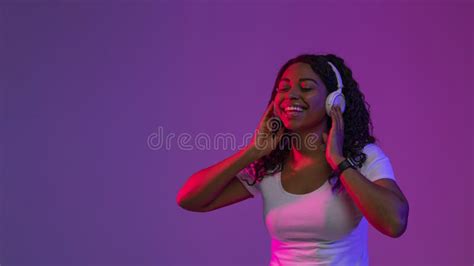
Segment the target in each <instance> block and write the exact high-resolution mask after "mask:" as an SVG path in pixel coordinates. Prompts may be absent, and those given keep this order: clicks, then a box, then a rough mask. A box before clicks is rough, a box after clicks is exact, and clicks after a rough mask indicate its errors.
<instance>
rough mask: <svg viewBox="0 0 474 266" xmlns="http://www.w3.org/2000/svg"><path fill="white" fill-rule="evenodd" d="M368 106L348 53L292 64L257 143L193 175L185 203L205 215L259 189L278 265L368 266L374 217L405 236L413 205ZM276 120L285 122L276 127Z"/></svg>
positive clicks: (385, 229) (380, 226) (390, 232)
mask: <svg viewBox="0 0 474 266" xmlns="http://www.w3.org/2000/svg"><path fill="white" fill-rule="evenodd" d="M339 88H340V89H342V94H343V95H339V96H337V95H336V98H334V94H337V93H338V92H341V90H338V89H339ZM331 93H333V94H332V95H331ZM328 96H329V97H330V100H328ZM367 106H368V104H367V103H366V102H365V99H364V95H363V94H362V93H361V92H360V90H359V87H358V84H357V82H356V81H355V80H354V79H353V77H352V71H351V70H350V69H349V68H348V67H347V66H346V65H345V64H344V61H343V60H342V59H341V58H339V57H337V56H335V55H332V54H328V55H310V54H303V55H300V56H298V57H296V58H293V59H291V60H289V61H288V62H287V63H286V64H285V65H283V67H282V68H281V69H280V71H279V73H278V75H277V78H276V81H275V86H274V90H273V91H272V95H271V99H270V101H269V105H268V107H267V110H266V112H265V114H264V115H263V117H262V118H261V120H260V123H259V126H258V128H257V131H256V132H257V133H256V134H255V135H254V137H253V139H252V141H251V143H250V144H249V145H248V146H247V147H246V148H244V149H242V150H240V151H238V152H237V153H235V154H234V155H232V156H230V157H229V158H227V159H225V160H223V161H221V162H219V163H217V164H215V165H213V166H211V167H208V168H206V169H203V170H201V171H199V172H197V173H195V174H194V175H192V176H191V177H190V178H189V179H188V180H187V182H186V183H185V185H184V186H183V187H182V189H181V190H180V191H179V193H178V196H177V201H178V203H179V205H180V206H181V207H182V208H184V209H186V210H190V211H198V212H207V211H212V210H215V209H218V208H221V207H224V206H227V205H230V204H233V203H237V202H240V201H242V200H245V199H247V198H250V197H254V196H257V195H260V196H262V198H263V203H264V215H265V223H266V226H267V229H268V232H269V233H270V236H271V239H272V258H271V262H270V265H368V252H367V227H368V223H370V224H371V225H372V226H374V227H375V228H376V229H377V230H378V231H380V232H381V233H383V234H385V235H387V236H390V237H399V236H401V235H402V234H403V233H404V232H405V230H406V227H407V221H408V212H409V207H408V202H407V200H406V198H405V196H404V195H403V193H402V192H401V190H400V188H399V187H398V185H397V183H396V179H395V176H394V173H393V170H392V166H391V164H390V161H389V159H388V158H387V156H386V155H385V154H384V153H383V151H382V150H381V148H380V147H379V146H378V145H376V144H375V138H374V137H373V136H372V135H371V130H369V128H370V129H372V123H371V120H370V114H369V112H368V108H367ZM274 116H276V117H277V118H279V120H278V121H281V123H282V125H283V126H280V127H279V128H278V127H277V128H276V129H275V128H272V126H271V122H272V119H274V118H273V117H274ZM273 122H274V121H273ZM290 135H291V136H292V138H288V137H287V136H290ZM318 136H322V138H321V137H318ZM294 137H296V138H294ZM294 139H296V140H299V141H293V140H294ZM308 140H311V141H308Z"/></svg>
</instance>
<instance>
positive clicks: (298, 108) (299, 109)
mask: <svg viewBox="0 0 474 266" xmlns="http://www.w3.org/2000/svg"><path fill="white" fill-rule="evenodd" d="M285 111H297V112H303V108H301V107H299V106H288V107H286V108H285Z"/></svg>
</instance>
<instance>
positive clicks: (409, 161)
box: [0, 0, 474, 265]
mask: <svg viewBox="0 0 474 266" xmlns="http://www.w3.org/2000/svg"><path fill="white" fill-rule="evenodd" d="M7 2H8V3H5V2H3V3H2V4H0V16H1V17H0V19H1V24H0V29H1V32H0V34H1V42H0V53H1V54H0V62H1V63H0V66H1V69H0V73H1V74H0V75H1V78H0V82H1V83H0V86H1V103H0V107H1V112H0V114H1V119H2V122H1V125H2V127H1V132H0V134H1V140H2V142H1V145H2V146H1V148H2V153H1V157H0V158H1V160H0V162H1V168H0V169H1V171H2V172H1V173H2V176H1V220H0V223H1V232H0V233H1V235H0V240H1V253H0V254H1V261H0V263H1V264H2V265H18V264H31V265H39V264H46V265H50V264H70V265H73V264H74V265H85V264H111V265H112V264H122V265H139V264H153V265H267V264H268V261H269V259H270V242H269V241H270V239H269V237H268V235H267V232H266V229H265V227H264V224H263V219H262V214H261V211H262V207H261V200H260V199H250V200H247V201H244V202H241V203H239V204H236V205H232V206H229V207H226V208H223V209H219V210H216V211H214V212H210V213H192V212H187V211H184V210H182V209H180V208H179V207H178V205H177V204H176V202H175V197H176V194H177V192H178V190H179V188H180V187H181V186H182V185H183V184H184V182H185V180H186V179H187V178H188V177H189V176H190V175H191V174H192V173H194V172H195V171H197V170H199V169H201V168H204V167H207V166H209V165H211V164H214V163H216V162H217V161H220V160H222V159H224V158H225V157H227V156H230V155H231V154H232V153H233V152H235V151H234V150H224V149H220V150H210V151H200V150H193V151H184V150H180V149H179V148H178V147H177V143H176V141H174V142H172V147H171V149H170V150H166V149H161V150H153V149H150V148H149V147H148V146H147V138H148V136H150V134H153V133H156V132H157V129H158V128H159V127H162V128H163V129H164V133H165V134H169V133H175V134H181V133H189V134H191V135H192V136H195V135H196V134H198V133H201V132H202V133H207V134H210V136H214V135H215V134H217V133H232V134H235V135H236V136H239V137H241V136H243V135H244V134H245V133H249V132H251V131H252V130H253V129H254V128H255V126H256V124H257V122H258V119H259V118H260V115H261V113H262V112H263V110H264V107H265V104H266V103H267V101H268V97H269V96H270V90H271V86H272V85H273V81H274V78H275V75H276V72H277V70H278V68H279V67H280V66H281V65H282V64H283V63H284V62H285V61H286V60H287V59H289V58H290V57H293V56H295V55H297V54H300V53H303V52H313V53H335V54H337V55H340V56H341V57H343V58H344V59H345V60H346V63H347V64H348V65H349V67H351V68H352V70H353V72H354V75H355V78H356V79H357V81H358V82H359V84H360V86H361V89H362V91H363V92H364V93H365V95H366V98H367V100H368V102H369V103H370V104H371V107H372V108H371V111H372V118H373V121H374V126H375V135H376V136H377V137H378V138H379V139H380V140H381V142H380V145H381V147H382V148H383V150H384V151H385V152H386V153H387V155H389V157H390V158H391V161H392V164H393V166H394V169H395V174H396V177H397V179H398V183H399V185H400V187H401V188H402V190H403V192H404V193H405V195H406V196H407V198H408V200H409V202H410V216H409V224H408V229H407V231H406V232H405V234H404V235H403V236H402V237H401V238H398V239H392V238H389V237H386V236H384V235H382V234H380V233H379V232H378V231H376V230H375V229H373V228H370V231H369V253H370V260H371V263H372V265H472V263H473V262H474V260H473V256H472V253H473V245H472V240H473V230H472V224H473V218H472V214H473V201H474V199H473V196H472V192H473V183H472V178H473V170H472V162H473V160H472V159H473V158H472V151H473V141H472V136H473V132H472V121H473V116H472V115H473V109H472V99H473V97H472V96H473V95H472V90H473V79H472V74H473V73H474V71H473V70H474V68H473V26H472V25H473V9H474V4H473V2H472V1H471V2H470V3H469V2H468V1H455V2H449V3H448V1H447V0H446V1H437V2H436V3H434V2H431V3H429V2H427V1H416V3H414V2H408V1H402V2H400V1H364V2H361V1H344V3H341V2H338V3H339V4H334V3H330V2H332V1H319V2H315V3H309V2H304V1H296V2H295V1H285V2H283V1H278V3H273V4H270V1H265V2H264V1H260V2H259V3H252V2H250V1H245V2H240V3H237V2H235V1H225V2H221V3H219V2H217V1H200V2H198V1H194V2H193V1H186V2H171V1H163V2H161V3H158V2H155V3H152V2H149V1H148V2H139V3H132V2H121V3H120V4H119V3H118V2H115V3H112V2H107V1H101V2H100V3H93V2H91V1H88V2H80V1H75V2H74V1H73V2H71V1H65V2H62V3H60V2H58V1H44V2H42V3H39V2H38V1H36V2H35V1H29V2H28V1H21V3H16V4H15V3H13V2H12V1H7ZM333 2H336V1H333Z"/></svg>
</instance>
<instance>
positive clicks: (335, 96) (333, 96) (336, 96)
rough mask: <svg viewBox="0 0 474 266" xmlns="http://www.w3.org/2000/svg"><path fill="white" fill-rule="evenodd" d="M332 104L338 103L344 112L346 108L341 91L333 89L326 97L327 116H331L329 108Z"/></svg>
mask: <svg viewBox="0 0 474 266" xmlns="http://www.w3.org/2000/svg"><path fill="white" fill-rule="evenodd" d="M333 105H339V106H340V107H341V112H342V113H344V111H345V110H346V99H345V98H344V95H343V94H342V93H339V92H338V91H334V92H331V93H330V94H329V95H328V97H327V98H326V113H327V115H328V116H331V109H332V106H333Z"/></svg>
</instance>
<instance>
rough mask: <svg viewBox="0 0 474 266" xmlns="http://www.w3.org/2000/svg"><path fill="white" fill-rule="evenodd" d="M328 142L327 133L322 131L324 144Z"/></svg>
mask: <svg viewBox="0 0 474 266" xmlns="http://www.w3.org/2000/svg"><path fill="white" fill-rule="evenodd" d="M327 142H328V133H326V132H323V143H324V144H326V143H327Z"/></svg>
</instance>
